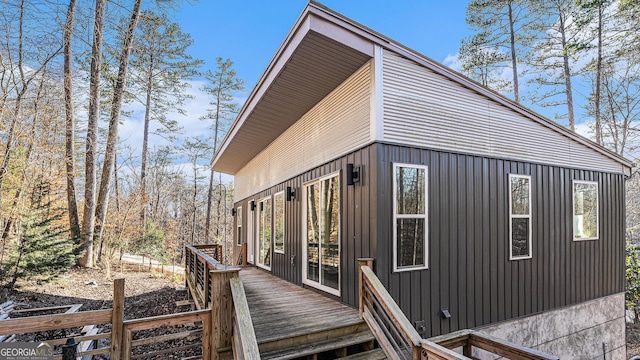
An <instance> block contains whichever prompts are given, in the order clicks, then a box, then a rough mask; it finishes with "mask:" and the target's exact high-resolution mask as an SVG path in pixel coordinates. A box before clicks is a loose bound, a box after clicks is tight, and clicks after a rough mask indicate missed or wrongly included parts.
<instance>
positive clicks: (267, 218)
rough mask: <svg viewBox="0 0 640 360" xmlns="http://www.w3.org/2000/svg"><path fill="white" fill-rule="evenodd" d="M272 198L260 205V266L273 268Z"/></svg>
mask: <svg viewBox="0 0 640 360" xmlns="http://www.w3.org/2000/svg"><path fill="white" fill-rule="evenodd" d="M271 234H272V232H271V198H266V199H264V200H261V201H260V203H259V205H258V265H261V266H262V267H266V268H269V267H270V266H271Z"/></svg>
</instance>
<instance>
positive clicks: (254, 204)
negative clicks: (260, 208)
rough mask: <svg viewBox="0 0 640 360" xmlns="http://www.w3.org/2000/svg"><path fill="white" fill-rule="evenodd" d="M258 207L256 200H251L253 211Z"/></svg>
mask: <svg viewBox="0 0 640 360" xmlns="http://www.w3.org/2000/svg"><path fill="white" fill-rule="evenodd" d="M255 209H256V202H255V201H253V200H251V211H254V210H255Z"/></svg>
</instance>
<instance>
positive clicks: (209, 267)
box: [185, 245, 227, 309]
mask: <svg viewBox="0 0 640 360" xmlns="http://www.w3.org/2000/svg"><path fill="white" fill-rule="evenodd" d="M218 246H219V245H195V246H191V245H189V246H186V247H185V262H186V263H185V272H186V274H185V279H186V282H187V286H188V287H189V290H190V291H189V294H191V296H193V299H194V300H195V301H194V303H195V305H196V308H198V309H204V308H206V307H209V305H210V302H211V296H212V295H211V278H210V276H209V275H210V273H211V271H215V270H225V269H227V267H226V266H225V265H223V264H222V263H220V262H219V261H218V260H217V259H216V258H214V257H213V256H211V255H210V254H209V253H213V254H214V255H215V254H216V253H217V250H216V249H217V247H218Z"/></svg>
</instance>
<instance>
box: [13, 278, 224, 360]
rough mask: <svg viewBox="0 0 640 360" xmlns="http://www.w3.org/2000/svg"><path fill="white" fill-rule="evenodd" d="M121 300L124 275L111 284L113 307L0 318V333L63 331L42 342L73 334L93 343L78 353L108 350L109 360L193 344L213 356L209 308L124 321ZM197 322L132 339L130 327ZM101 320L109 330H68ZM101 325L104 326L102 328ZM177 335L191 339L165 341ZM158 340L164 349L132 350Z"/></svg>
mask: <svg viewBox="0 0 640 360" xmlns="http://www.w3.org/2000/svg"><path fill="white" fill-rule="evenodd" d="M124 301H125V298H124V279H116V280H115V281H114V284H113V307H112V308H111V309H103V310H92V311H81V312H75V313H65V314H54V315H41V316H30V317H24V318H16V319H6V320H0V336H3V335H14V334H26V333H42V332H55V334H56V335H57V334H61V333H63V334H65V335H64V336H60V337H59V338H56V339H54V340H45V341H43V342H44V343H47V344H49V345H50V346H51V347H54V348H55V347H59V346H60V345H65V344H66V342H67V339H71V338H73V340H74V341H75V342H76V343H82V342H94V343H96V345H95V347H94V348H93V349H91V350H84V351H81V352H80V353H78V356H83V357H89V356H93V355H104V354H109V358H110V359H112V360H120V359H123V360H129V359H137V358H142V357H150V356H154V355H163V354H168V353H178V352H180V351H183V350H189V349H196V348H202V350H201V353H202V359H207V360H208V359H212V358H214V357H213V356H212V351H211V339H212V337H211V336H210V329H211V328H212V326H211V323H212V312H211V310H210V309H206V310H200V311H191V312H184V313H178V314H170V315H163V316H156V317H150V318H142V319H132V320H126V321H124V318H123V309H124ZM49 309H51V308H49ZM36 310H38V309H36ZM39 310H43V309H39ZM197 322H200V323H202V327H201V329H197V328H196V329H193V330H190V331H182V332H179V333H172V334H166V335H158V336H152V337H146V338H145V337H144V334H142V336H139V337H138V338H137V339H135V340H134V339H133V332H134V331H141V330H148V329H154V328H159V327H164V326H178V325H181V324H186V323H197ZM101 324H111V331H110V332H104V333H97V332H98V331H96V332H95V333H93V334H91V335H81V336H78V335H75V334H71V333H70V330H73V329H75V328H80V327H84V326H93V325H101ZM105 328H108V327H104V328H102V329H105ZM69 329H70V330H69ZM102 329H100V330H102ZM61 330H64V331H61ZM198 335H200V336H201V337H200V339H201V340H200V341H199V342H198V341H196V340H195V339H193V337H194V336H198ZM181 339H193V343H192V344H190V345H186V346H181V347H175V346H172V344H167V343H166V342H168V341H172V340H181ZM158 343H165V346H164V349H162V350H156V351H154V352H145V353H144V354H133V353H132V352H133V351H132V350H133V348H134V347H137V346H141V345H150V344H158ZM159 347H162V346H159ZM55 349H56V350H57V351H56V353H55V356H54V359H56V360H61V359H62V354H61V353H60V351H59V348H55Z"/></svg>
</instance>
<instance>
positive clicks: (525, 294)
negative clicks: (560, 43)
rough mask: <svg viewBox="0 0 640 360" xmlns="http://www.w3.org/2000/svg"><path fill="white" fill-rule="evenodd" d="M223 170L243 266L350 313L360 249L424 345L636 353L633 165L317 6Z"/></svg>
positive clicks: (234, 139) (261, 85)
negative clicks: (481, 335)
mask: <svg viewBox="0 0 640 360" xmlns="http://www.w3.org/2000/svg"><path fill="white" fill-rule="evenodd" d="M212 166H213V167H214V169H215V170H216V171H220V172H224V173H227V174H232V175H234V176H235V205H234V209H235V214H236V216H235V227H236V228H235V239H236V244H237V245H238V246H237V247H236V248H235V251H236V252H237V251H239V250H240V246H241V245H242V244H244V243H246V246H247V251H248V255H247V258H248V261H249V262H250V263H251V264H254V265H255V266H257V267H259V268H262V269H264V270H265V271H268V272H270V273H272V274H273V275H275V276H277V277H280V278H282V279H285V280H287V281H289V282H292V283H294V284H298V285H300V286H304V287H308V288H310V289H314V290H316V291H318V292H320V293H322V294H325V295H326V296H329V297H332V298H334V299H336V300H337V301H341V302H343V303H346V304H350V305H353V306H356V305H357V302H358V277H357V272H358V267H357V259H358V258H363V257H370V258H373V259H374V270H375V272H376V274H377V276H378V277H379V278H380V280H381V281H382V283H383V285H384V286H385V287H386V288H387V289H388V290H389V292H390V294H391V295H392V296H393V298H394V299H395V301H396V302H397V303H398V304H399V306H400V307H401V309H402V310H403V312H404V313H405V314H406V315H407V317H408V319H409V320H410V321H411V322H412V323H413V324H414V325H415V326H416V329H418V330H419V331H420V332H421V333H422V335H423V336H424V337H432V336H437V335H440V334H446V333H449V332H452V331H456V330H459V329H465V328H474V329H476V328H477V329H481V330H482V331H485V332H487V333H489V334H492V335H496V336H499V337H502V338H504V339H506V340H508V341H511V342H514V343H518V344H521V345H523V346H528V347H532V348H537V349H539V350H541V351H545V352H548V353H552V354H555V355H558V356H560V357H561V358H585V357H589V358H591V357H595V356H599V355H600V356H601V355H602V353H603V352H606V353H607V354H608V355H607V358H611V359H615V358H624V356H625V349H624V346H625V343H624V333H625V324H624V290H625V284H624V266H625V265H624V264H625V260H624V259H625V254H624V241H625V239H624V226H625V225H624V224H625V220H624V216H625V213H624V203H625V200H624V183H625V177H627V176H629V174H630V170H631V167H632V163H631V162H630V161H629V160H626V159H624V158H622V157H619V156H617V155H616V154H614V153H612V152H610V151H608V150H606V149H605V148H603V147H601V146H598V145H597V144H595V143H593V142H591V141H589V140H587V139H585V138H583V137H581V136H579V135H577V134H575V133H573V132H571V131H568V130H567V129H565V128H564V127H562V126H560V125H558V124H556V123H554V122H552V121H550V120H548V119H546V118H544V117H542V116H540V115H538V114H536V113H535V112H533V111H531V110H529V109H527V108H525V107H523V106H521V105H519V104H517V103H514V102H513V101H511V100H509V99H507V98H505V97H503V96H501V95H500V94H497V93H495V92H493V91H491V90H489V89H487V88H484V87H482V86H481V85H479V84H478V83H476V82H474V81H472V80H470V79H468V78H466V77H464V76H463V75H460V74H458V73H456V72H455V71H453V70H451V69H449V68H447V67H445V66H443V65H441V64H439V63H437V62H435V61H433V60H431V59H429V58H427V57H425V56H424V55H421V54H419V53H417V52H416V51H413V50H411V49H409V48H407V47H404V46H403V45H401V44H398V43H397V42H394V41H393V40H391V39H389V38H387V37H385V36H383V35H381V34H379V33H376V32H375V31H373V30H371V29H368V28H367V27H365V26H363V25H361V24H358V23H357V22H355V21H353V20H350V19H348V18H346V17H344V16H342V15H341V14H338V13H336V12H334V11H332V10H330V9H327V8H326V7H324V6H322V5H320V4H318V3H315V2H310V3H309V4H308V5H307V7H306V8H305V9H304V11H303V12H302V14H301V15H300V17H299V19H298V20H297V22H296V23H295V25H294V27H293V29H292V30H291V31H290V32H289V34H288V35H287V37H286V39H285V40H284V42H283V43H282V45H281V46H280V48H279V49H278V51H277V52H276V54H275V56H274V57H273V59H272V61H271V62H270V63H269V65H268V67H267V69H266V70H265V72H264V73H263V75H262V77H261V78H260V80H259V81H258V83H257V85H256V86H255V88H254V89H253V90H252V92H251V94H250V96H249V98H248V100H247V102H246V104H245V105H244V107H243V108H242V110H241V112H240V114H239V115H238V117H237V119H236V121H235V123H234V124H233V125H232V127H231V129H230V131H229V133H228V135H227V137H226V138H225V139H224V141H223V143H222V145H221V147H220V149H219V151H218V152H217V153H216V154H215V155H214V158H213V160H212Z"/></svg>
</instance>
